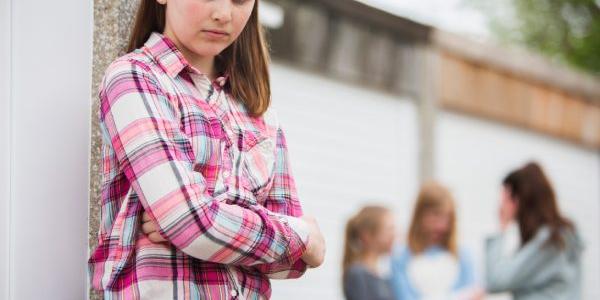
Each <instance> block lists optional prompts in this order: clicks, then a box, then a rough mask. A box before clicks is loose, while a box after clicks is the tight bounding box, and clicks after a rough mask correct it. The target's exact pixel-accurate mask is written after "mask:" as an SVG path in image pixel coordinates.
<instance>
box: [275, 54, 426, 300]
mask: <svg viewBox="0 0 600 300" xmlns="http://www.w3.org/2000/svg"><path fill="white" fill-rule="evenodd" d="M271 68H272V69H271V72H272V86H273V102H274V104H273V105H274V108H275V109H276V110H277V112H278V115H279V120H280V122H281V124H282V126H283V128H284V130H285V131H286V135H287V140H288V144H289V152H290V157H291V161H292V172H293V174H294V175H295V178H296V183H297V186H298V191H299V196H300V199H301V202H302V204H303V208H304V210H305V213H307V214H312V215H314V216H316V217H317V219H318V220H319V223H320V226H321V229H322V231H323V234H324V235H325V238H326V241H327V256H326V259H325V264H324V265H323V266H322V267H321V268H319V269H318V270H309V271H308V273H307V274H306V275H305V277H302V278H301V279H299V280H292V281H273V282H272V284H273V299H288V300H292V299H342V292H341V269H340V266H341V256H342V248H343V247H342V246H343V237H344V226H345V222H346V220H347V219H348V218H349V217H350V216H351V215H352V214H353V213H355V212H356V211H357V210H358V208H359V207H360V206H362V205H363V204H366V203H368V202H376V203H382V204H385V205H388V206H390V207H391V208H392V209H394V211H395V212H396V214H397V215H398V218H397V219H398V220H399V223H400V224H401V225H402V226H403V227H405V225H404V224H403V222H402V220H407V219H408V213H410V211H409V209H407V208H409V207H411V206H412V199H413V198H414V196H415V193H416V187H417V178H418V162H417V157H418V149H417V145H418V140H417V138H418V128H417V124H418V120H417V108H416V105H415V102H414V101H411V100H409V99H406V98H400V97H397V96H393V95H390V94H385V93H381V92H376V91H373V90H369V89H365V88H361V87H357V86H355V85H349V84H345V83H342V82H339V81H335V80H331V79H328V78H325V77H322V76H320V75H318V74H314V73H309V72H305V71H300V70H298V69H294V68H291V67H288V66H286V65H284V64H280V63H275V64H273V65H272V67H271Z"/></svg>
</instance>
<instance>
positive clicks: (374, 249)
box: [342, 206, 395, 300]
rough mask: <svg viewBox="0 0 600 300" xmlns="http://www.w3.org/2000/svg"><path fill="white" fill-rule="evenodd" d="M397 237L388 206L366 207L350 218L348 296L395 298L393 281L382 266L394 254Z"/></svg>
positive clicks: (357, 299) (375, 299)
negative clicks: (392, 251)
mask: <svg viewBox="0 0 600 300" xmlns="http://www.w3.org/2000/svg"><path fill="white" fill-rule="evenodd" d="M394 238H395V229H394V221H393V216H392V213H391V212H390V211H389V210H388V209H387V208H385V207H381V206H366V207H364V208H362V209H361V210H360V211H359V212H358V213H357V214H356V215H355V216H353V217H352V218H350V220H348V223H346V240H345V244H344V258H343V264H342V271H343V286H344V295H345V297H346V299H348V300H391V299H394V297H393V294H392V293H393V292H392V288H391V285H390V281H389V279H387V278H383V276H382V272H381V270H380V269H379V266H378V263H379V261H380V258H382V257H383V256H387V255H389V254H390V251H391V249H392V245H393V243H394Z"/></svg>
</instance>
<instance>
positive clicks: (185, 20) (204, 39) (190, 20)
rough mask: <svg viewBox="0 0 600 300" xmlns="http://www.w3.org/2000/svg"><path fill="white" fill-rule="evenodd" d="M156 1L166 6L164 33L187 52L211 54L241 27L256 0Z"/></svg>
mask: <svg viewBox="0 0 600 300" xmlns="http://www.w3.org/2000/svg"><path fill="white" fill-rule="evenodd" d="M157 1H158V2H159V3H161V4H166V6H167V7H166V24H165V32H164V34H165V35H167V36H169V37H170V38H171V39H173V40H174V42H175V43H176V44H177V46H178V47H184V48H185V49H184V50H186V52H188V54H193V55H196V56H201V57H214V56H216V55H218V54H219V53H221V52H222V51H223V50H225V48H227V47H228V46H229V45H231V44H232V43H233V41H235V39H236V38H237V37H238V36H239V35H240V33H241V32H242V30H244V27H245V26H246V23H247V22H248V19H249V18H250V15H251V14H252V9H253V8H254V2H255V1H258V0H157ZM190 52H191V53H190Z"/></svg>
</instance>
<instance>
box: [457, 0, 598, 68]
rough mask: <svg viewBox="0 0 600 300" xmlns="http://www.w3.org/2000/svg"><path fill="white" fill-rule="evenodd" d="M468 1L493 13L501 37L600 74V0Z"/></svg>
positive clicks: (486, 11)
mask: <svg viewBox="0 0 600 300" xmlns="http://www.w3.org/2000/svg"><path fill="white" fill-rule="evenodd" d="M466 1H467V3H468V4H469V5H473V6H476V7H478V8H480V9H482V10H483V11H484V12H485V13H486V14H488V15H489V16H490V20H491V21H490V28H491V31H492V32H493V33H495V34H496V35H497V36H498V37H499V38H500V39H501V40H504V41H509V42H518V43H521V44H524V45H526V46H527V47H529V48H532V49H534V50H536V51H539V52H541V53H544V54H546V55H548V56H550V57H551V58H553V59H556V60H559V61H563V62H566V63H568V64H570V65H573V66H575V67H577V68H579V69H582V70H584V71H587V72H590V73H593V74H595V75H600V0H507V1H481V0H466Z"/></svg>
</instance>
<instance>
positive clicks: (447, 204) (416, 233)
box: [408, 181, 458, 256]
mask: <svg viewBox="0 0 600 300" xmlns="http://www.w3.org/2000/svg"><path fill="white" fill-rule="evenodd" d="M441 209H448V211H449V213H450V224H449V229H448V233H447V234H446V236H445V237H444V239H443V240H442V245H441V246H442V247H444V248H445V249H446V250H448V251H449V252H450V253H452V254H453V255H454V256H456V255H457V253H458V250H457V245H456V212H455V209H454V199H453V198H452V194H451V193H450V191H448V189H447V188H446V187H444V186H442V185H441V184H439V183H436V182H433V181H430V182H427V183H425V184H423V186H422V187H421V190H420V191H419V196H418V197H417V202H416V204H415V208H414V210H413V216H412V221H411V224H410V228H409V231H408V248H409V249H410V251H411V252H413V253H415V254H416V253H421V252H423V251H424V250H425V249H426V248H427V247H428V236H427V233H426V232H425V229H424V228H423V217H424V216H425V214H426V213H428V212H430V211H435V210H441Z"/></svg>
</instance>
